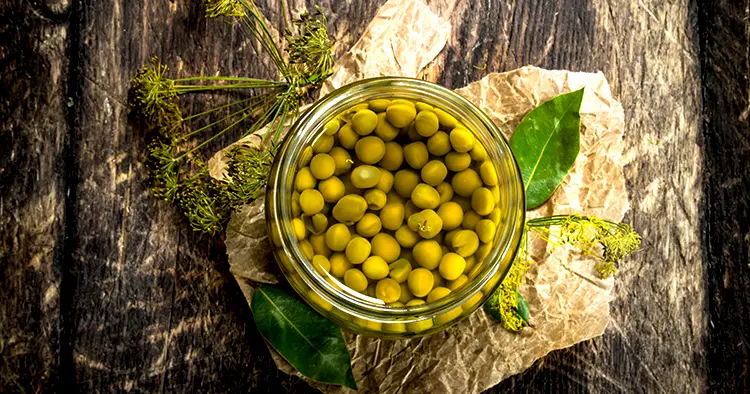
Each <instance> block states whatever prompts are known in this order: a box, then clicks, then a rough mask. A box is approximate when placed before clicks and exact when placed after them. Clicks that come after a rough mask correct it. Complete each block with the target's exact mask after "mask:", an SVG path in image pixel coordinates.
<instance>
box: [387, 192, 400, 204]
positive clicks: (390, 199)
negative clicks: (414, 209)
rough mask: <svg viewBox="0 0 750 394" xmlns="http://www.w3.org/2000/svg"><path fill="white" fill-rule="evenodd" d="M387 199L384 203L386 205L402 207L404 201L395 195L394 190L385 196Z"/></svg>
mask: <svg viewBox="0 0 750 394" xmlns="http://www.w3.org/2000/svg"><path fill="white" fill-rule="evenodd" d="M385 196H386V197H387V200H386V201H385V203H386V204H401V205H404V199H403V197H401V196H399V195H398V193H396V191H395V190H391V191H389V192H388V193H386V194H385Z"/></svg>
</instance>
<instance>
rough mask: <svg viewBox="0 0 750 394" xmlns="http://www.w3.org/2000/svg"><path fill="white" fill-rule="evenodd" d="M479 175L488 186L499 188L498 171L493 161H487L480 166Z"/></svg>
mask: <svg viewBox="0 0 750 394" xmlns="http://www.w3.org/2000/svg"><path fill="white" fill-rule="evenodd" d="M479 175H480V176H481V177H482V181H483V182H484V184H485V185H487V186H497V183H498V181H497V171H496V170H495V166H494V165H493V164H492V162H491V161H489V160H487V161H485V162H484V163H482V165H481V166H479Z"/></svg>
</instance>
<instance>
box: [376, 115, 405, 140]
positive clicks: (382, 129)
mask: <svg viewBox="0 0 750 394" xmlns="http://www.w3.org/2000/svg"><path fill="white" fill-rule="evenodd" d="M399 132H400V130H399V129H398V128H397V127H395V126H394V125H392V124H391V122H389V121H388V119H386V114H385V112H383V113H379V114H378V124H377V125H376V126H375V135H377V136H378V137H380V138H382V139H383V141H390V140H392V139H394V138H396V136H398V133H399Z"/></svg>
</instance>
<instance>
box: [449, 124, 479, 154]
mask: <svg viewBox="0 0 750 394" xmlns="http://www.w3.org/2000/svg"><path fill="white" fill-rule="evenodd" d="M450 138H451V145H452V146H453V150H455V151H456V152H468V151H470V150H471V148H473V147H474V136H473V135H471V132H470V131H469V130H466V129H461V128H455V129H453V130H452V131H451V135H450Z"/></svg>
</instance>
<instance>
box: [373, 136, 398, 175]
mask: <svg viewBox="0 0 750 394" xmlns="http://www.w3.org/2000/svg"><path fill="white" fill-rule="evenodd" d="M403 162H404V148H403V147H402V146H401V144H399V143H398V142H393V141H389V142H386V143H385V154H384V155H383V158H382V159H380V162H378V164H379V165H380V166H381V167H383V168H385V169H386V170H388V171H396V170H398V169H399V168H400V167H401V164H402V163H403Z"/></svg>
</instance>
